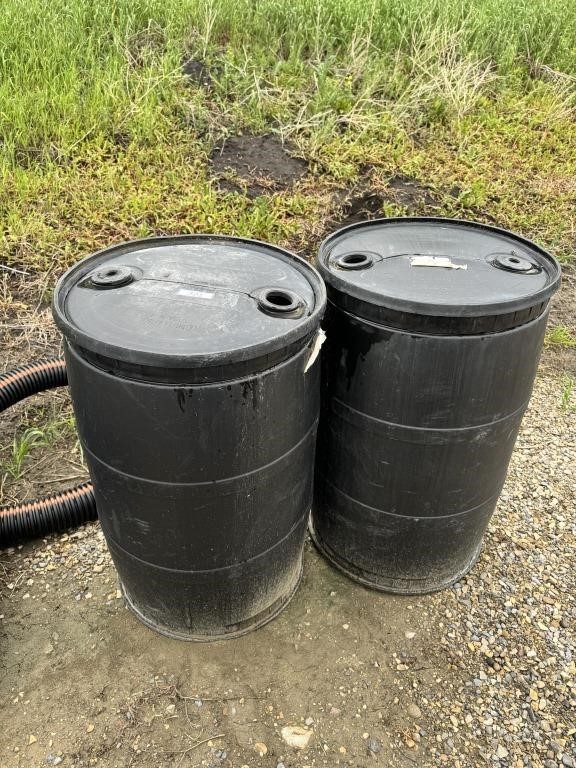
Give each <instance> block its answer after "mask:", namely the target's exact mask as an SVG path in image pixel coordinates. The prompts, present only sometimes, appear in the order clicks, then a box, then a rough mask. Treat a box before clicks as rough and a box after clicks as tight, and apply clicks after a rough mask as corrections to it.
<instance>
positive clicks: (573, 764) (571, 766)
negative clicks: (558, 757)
mask: <svg viewBox="0 0 576 768" xmlns="http://www.w3.org/2000/svg"><path fill="white" fill-rule="evenodd" d="M562 765H565V766H566V768H576V761H575V760H574V758H573V757H570V755H562Z"/></svg>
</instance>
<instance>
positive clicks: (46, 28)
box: [0, 0, 576, 276]
mask: <svg viewBox="0 0 576 768" xmlns="http://www.w3.org/2000/svg"><path fill="white" fill-rule="evenodd" d="M188 58H194V59H200V60H202V61H204V62H205V63H206V64H207V66H208V67H209V68H210V69H211V71H212V72H213V73H214V83H213V86H212V88H209V89H208V88H202V87H200V86H198V85H197V84H194V83H191V82H190V81H189V79H188V78H187V77H185V76H184V74H183V72H182V67H181V65H182V62H183V61H184V60H185V59H188ZM575 75H576V14H574V13H573V12H572V0H510V2H508V3H502V2H500V0H234V1H232V0H115V2H114V3H110V2H108V0H51V1H50V2H48V0H29V1H28V2H23V1H22V0H4V2H3V4H2V11H1V12H0V181H1V184H0V221H1V222H2V231H1V233H0V245H1V246H2V249H3V257H4V259H5V260H6V261H7V263H8V264H12V265H13V266H19V267H24V268H26V269H31V270H33V271H37V272H46V271H50V273H51V274H54V276H55V275H56V274H57V273H58V272H59V271H60V270H61V269H62V268H63V267H64V266H66V265H67V264H69V263H70V262H72V261H74V260H76V259H77V258H78V257H80V256H81V255H84V254H86V253H88V252H90V251H91V250H93V249H95V248H97V247H101V246H105V245H107V244H109V243H110V242H112V241H117V240H121V239H126V238H132V237H138V236H145V235H149V234H153V233H172V232H197V231H221V232H235V233H237V234H240V235H246V236H252V237H259V238H262V239H267V240H272V241H275V242H279V243H281V244H285V245H290V246H292V247H295V248H298V249H300V250H301V251H302V252H304V253H306V254H308V255H312V253H311V251H312V250H313V248H314V247H315V244H316V242H317V238H318V237H319V236H320V235H321V234H322V222H323V221H324V222H325V221H327V220H330V218H331V215H332V213H333V208H334V202H333V200H332V197H331V195H332V193H333V192H334V190H336V189H338V188H341V187H345V186H349V185H353V184H356V183H359V181H360V180H361V182H362V183H363V184H370V185H372V186H373V187H374V188H376V189H378V188H382V189H385V187H386V183H387V180H388V179H389V178H390V177H391V176H393V175H395V174H397V173H404V174H408V175H412V176H414V177H416V178H418V179H420V180H421V181H422V182H423V183H425V184H426V185H428V186H430V187H432V188H433V189H434V190H435V191H436V193H437V197H438V199H439V200H440V201H441V204H440V207H439V208H438V210H436V211H435V212H436V213H440V214H446V215H456V216H467V217H471V218H481V219H485V220H487V221H493V220H496V221H498V222H499V223H501V224H503V225H504V226H508V227H510V228H512V229H516V230H518V231H520V232H522V233H523V234H525V235H527V236H531V237H533V238H535V239H537V240H538V241H539V242H541V243H542V244H543V245H546V246H548V247H550V248H551V249H552V250H554V252H555V253H556V254H557V255H558V256H559V257H560V258H561V259H562V260H563V261H568V260H569V259H570V258H571V255H572V251H573V226H572V223H571V220H572V208H573V200H574V195H575V187H574V178H575V175H576V151H575V150H576V124H575V121H574V114H575V104H576V100H575ZM246 131H256V132H268V131H274V132H276V133H278V134H279V135H280V136H281V137H283V138H284V139H288V140H290V141H291V142H292V143H293V144H295V146H296V147H297V151H298V152H299V153H300V154H302V155H303V156H305V157H306V158H307V159H308V160H309V162H310V166H311V169H312V172H313V177H312V179H308V180H307V181H304V182H303V183H301V184H299V185H297V186H296V188H295V189H294V190H291V191H288V192H283V193H281V194H272V195H267V196H261V197H258V198H256V199H250V198H249V197H248V196H245V195H238V194H236V195H234V194H222V193H219V192H218V191H217V189H216V188H215V186H214V184H213V182H212V181H211V179H210V174H209V169H208V156H209V153H210V151H211V150H212V149H213V147H214V146H215V145H216V144H217V143H218V142H220V141H221V140H222V138H223V137H225V136H226V135H229V134H235V133H239V132H246ZM366 169H369V172H368V177H367V171H366ZM456 187H457V188H458V193H457V194H456V195H453V194H448V192H449V190H450V189H452V188H456ZM398 212H399V213H402V212H406V211H404V210H403V209H402V208H401V207H400V208H398V207H397V206H395V204H394V202H391V203H385V204H384V205H383V208H382V213H383V214H385V215H386V214H390V213H398Z"/></svg>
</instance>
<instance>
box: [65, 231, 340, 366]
mask: <svg viewBox="0 0 576 768" xmlns="http://www.w3.org/2000/svg"><path fill="white" fill-rule="evenodd" d="M324 305H325V290H324V285H323V283H322V280H321V278H320V275H319V274H318V273H317V272H316V270H315V269H314V268H313V267H311V266H310V265H309V264H307V263H306V262H305V261H304V260H303V259H300V258H299V257H298V256H295V255H293V254H291V253H289V252H288V251H284V250H282V249H281V248H276V247H274V246H271V245H267V244H265V243H260V242H257V241H253V240H245V239H241V238H234V237H224V236H212V235H182V236H178V237H159V238H152V239H146V240H136V241H133V242H129V243H124V244H122V245H117V246H113V247H111V248H107V249H105V250H103V251H99V252H98V253H95V254H93V255H92V256H88V257H87V258H85V259H83V260H82V261H80V262H79V263H78V264H76V265H75V266H74V267H72V268H71V269H70V270H68V272H66V274H64V275H63V277H61V278H60V280H59V281H58V284H57V286H56V291H55V295H54V303H53V311H54V318H55V321H56V323H57V325H58V326H59V328H60V329H61V330H62V332H63V334H64V336H65V337H66V339H67V340H68V341H69V342H71V343H73V344H75V345H77V346H79V347H81V348H84V349H86V350H89V351H90V352H93V353H96V354H98V355H101V356H104V357H106V358H110V359H114V360H116V361H125V362H128V363H130V364H138V365H145V366H152V365H167V366H170V367H171V368H178V367H189V366H212V365H216V364H219V365H220V364H226V363H228V362H230V363H232V362H238V361H246V360H251V359H253V358H254V359H255V358H260V357H262V356H263V355H267V354H268V353H272V352H275V351H277V350H279V349H282V348H283V347H285V346H287V345H289V344H292V343H295V342H297V341H298V340H299V339H302V338H304V337H306V336H308V335H310V334H311V333H312V332H313V331H314V330H315V329H316V328H317V327H318V325H319V323H320V319H321V316H322V312H323V309H324Z"/></svg>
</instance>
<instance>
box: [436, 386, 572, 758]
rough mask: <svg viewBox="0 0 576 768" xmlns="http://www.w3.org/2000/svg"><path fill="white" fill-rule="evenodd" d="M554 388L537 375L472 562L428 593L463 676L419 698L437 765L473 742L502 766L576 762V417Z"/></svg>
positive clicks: (466, 753)
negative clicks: (432, 730)
mask: <svg viewBox="0 0 576 768" xmlns="http://www.w3.org/2000/svg"><path fill="white" fill-rule="evenodd" d="M559 397H560V386H559V384H558V382H557V381H556V380H554V379H545V380H539V381H538V383H537V387H536V390H535V393H534V396H533V399H532V401H531V404H530V408H529V412H528V414H527V416H526V418H525V421H524V428H523V429H522V432H521V435H520V438H519V441H518V443H517V446H516V450H515V453H514V456H513V458H512V462H511V465H510V471H509V476H508V480H507V483H506V485H505V488H504V491H503V493H502V496H501V498H500V502H499V504H498V510H497V513H496V515H495V516H494V518H493V520H492V522H491V525H490V527H489V531H488V533H487V536H486V541H485V545H484V551H483V554H482V557H481V560H480V563H479V564H478V566H477V567H476V568H475V569H473V571H472V572H471V573H470V574H469V576H468V577H467V578H464V579H462V580H461V581H460V582H459V583H457V584H455V585H454V587H453V588H452V589H451V590H450V591H448V592H446V593H443V594H442V595H438V596H437V597H436V599H438V600H441V601H443V602H444V603H445V605H446V609H445V611H444V616H445V622H443V624H444V627H443V637H442V640H441V642H442V644H443V645H444V646H445V649H446V653H447V654H449V655H450V657H451V658H452V661H453V664H454V666H455V667H456V668H459V669H460V670H462V671H463V672H468V675H469V679H468V680H467V681H466V682H465V683H464V684H463V685H460V686H459V687H458V688H457V690H455V691H453V692H452V691H450V693H449V695H447V696H446V697H445V698H441V699H439V700H436V701H426V702H424V705H425V706H426V707H427V708H433V709H434V710H437V712H436V718H437V721H439V720H441V719H444V722H445V724H446V729H445V730H446V733H445V734H444V733H442V734H441V738H440V739H438V738H437V740H438V741H439V743H438V745H437V746H436V747H433V748H432V753H433V755H434V756H435V757H436V758H437V759H438V761H439V762H440V763H442V764H444V763H447V762H450V764H453V765H455V766H457V767H459V766H462V768H463V767H464V766H467V765H470V755H471V754H472V753H473V752H474V750H475V748H477V747H480V754H481V755H482V756H483V757H484V758H485V759H486V760H487V761H489V762H492V763H494V764H496V765H500V766H513V767H514V768H522V767H523V766H529V765H533V766H539V765H545V766H547V768H552V766H553V767H554V768H558V766H560V765H564V766H573V765H576V664H575V662H576V647H575V633H574V627H575V626H576V556H575V555H576V547H575V545H576V520H575V515H574V501H575V499H576V464H575V456H576V439H575V435H576V418H575V415H576V414H575V413H574V411H573V410H562V409H561V408H559V407H557V402H558V399H559ZM449 735H450V736H451V741H452V742H453V745H454V746H453V747H451V745H450V744H449ZM446 745H448V748H446ZM448 756H450V757H448Z"/></svg>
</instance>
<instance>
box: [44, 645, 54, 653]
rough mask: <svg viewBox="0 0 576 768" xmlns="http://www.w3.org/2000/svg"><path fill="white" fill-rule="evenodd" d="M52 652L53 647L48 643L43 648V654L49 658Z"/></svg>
mask: <svg viewBox="0 0 576 768" xmlns="http://www.w3.org/2000/svg"><path fill="white" fill-rule="evenodd" d="M53 651H54V646H53V645H52V644H51V643H48V645H47V646H46V647H45V648H44V653H45V654H46V656H50V654H51V653H52V652H53Z"/></svg>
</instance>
